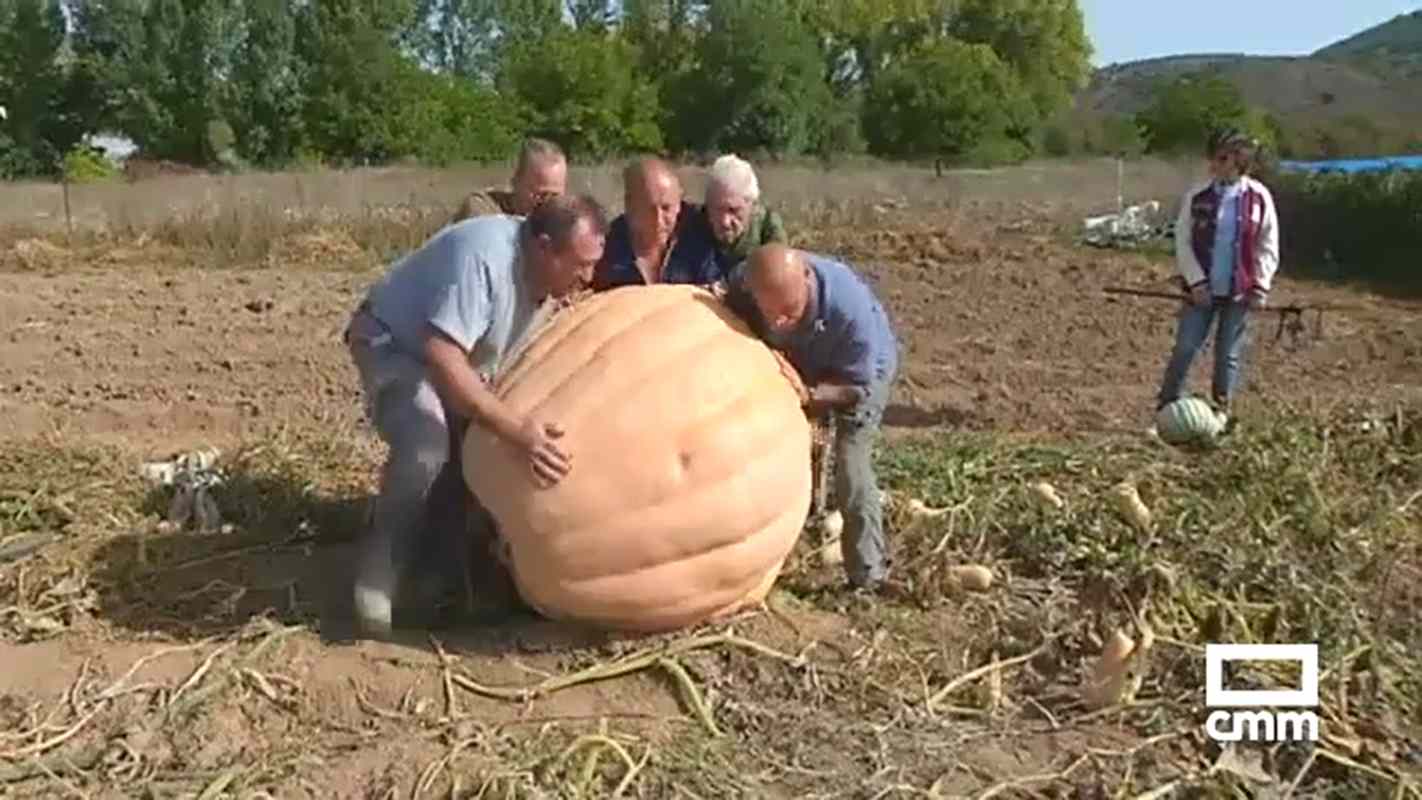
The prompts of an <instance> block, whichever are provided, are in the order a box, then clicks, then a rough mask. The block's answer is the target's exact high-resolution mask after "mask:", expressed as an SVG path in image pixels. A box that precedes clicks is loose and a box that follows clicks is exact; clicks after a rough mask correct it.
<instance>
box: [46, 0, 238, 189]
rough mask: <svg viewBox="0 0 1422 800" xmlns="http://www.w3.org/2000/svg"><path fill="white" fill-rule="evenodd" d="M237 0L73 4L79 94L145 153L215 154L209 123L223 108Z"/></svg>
mask: <svg viewBox="0 0 1422 800" xmlns="http://www.w3.org/2000/svg"><path fill="white" fill-rule="evenodd" d="M236 11H237V4H236V0H151V2H149V3H147V4H139V3H133V2H129V3H104V2H96V1H95V0H87V1H85V2H76V3H75V4H74V6H73V19H74V27H75V32H74V34H73V48H74V53H75V56H76V58H77V60H78V62H79V63H78V65H77V67H76V69H77V71H78V73H79V82H80V84H81V86H82V90H81V94H82V95H84V96H86V98H87V99H88V100H89V101H90V102H92V103H94V104H95V105H96V106H97V107H98V108H99V111H98V112H97V114H96V115H95V117H94V118H93V120H92V121H93V122H94V123H96V124H108V125H112V126H113V127H115V128H117V129H118V130H119V131H120V132H122V133H123V134H125V135H126V136H128V137H129V138H131V139H132V140H133V141H134V142H135V143H137V144H138V146H139V148H140V149H141V150H142V151H143V152H144V153H146V154H148V155H151V156H154V157H158V158H170V159H173V160H177V161H184V162H189V163H211V162H212V161H214V160H215V159H216V157H217V155H218V153H217V151H216V148H214V146H213V143H212V142H211V141H210V139H209V136H208V132H209V126H210V123H212V122H214V121H220V120H221V119H222V115H223V112H224V99H225V97H224V95H225V85H224V83H223V79H224V77H225V76H226V75H227V74H228V73H229V71H230V69H231V64H232V50H233V47H232V46H233V44H234V42H235V41H236V37H235V36H234V35H233V34H234V31H235V28H236V24H237V20H238V16H237V13H236Z"/></svg>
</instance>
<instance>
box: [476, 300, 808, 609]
mask: <svg viewBox="0 0 1422 800" xmlns="http://www.w3.org/2000/svg"><path fill="white" fill-rule="evenodd" d="M525 341H526V342H527V344H526V346H525V347H524V349H523V351H522V352H521V353H520V354H518V355H517V356H516V357H515V359H514V361H513V362H512V363H511V364H510V365H509V366H508V368H507V369H505V370H504V372H503V373H502V374H501V375H500V377H499V378H498V379H497V380H496V382H495V386H494V389H495V392H496V394H497V395H498V396H499V397H500V399H502V400H503V401H504V402H505V403H506V404H508V406H509V407H510V409H511V410H512V411H513V413H514V414H516V415H519V416H523V415H526V414H533V415H535V416H536V417H537V418H538V419H540V420H545V421H549V422H553V423H556V424H558V425H560V426H561V427H562V428H563V430H564V431H565V433H564V435H563V437H562V438H561V439H559V440H558V442H559V444H560V446H561V447H563V449H564V451H565V452H568V453H569V454H570V455H571V456H572V459H573V462H572V471H571V472H570V473H569V474H568V475H567V476H566V477H565V478H564V479H563V480H562V481H561V482H560V483H559V484H558V485H557V486H555V487H553V488H551V489H539V488H537V487H536V486H535V485H534V483H533V482H532V479H531V476H530V474H529V469H528V466H527V462H526V460H525V459H524V458H523V457H522V456H521V455H520V454H519V453H518V452H517V451H516V450H515V449H514V448H511V447H509V446H508V445H506V444H505V443H503V442H502V441H500V440H498V439H497V438H496V437H495V436H493V435H492V434H491V433H489V432H488V431H486V430H484V429H483V428H480V427H477V426H471V427H470V429H469V433H468V435H467V436H466V438H465V441H464V464H465V481H466V482H467V483H468V485H469V488H470V489H471V490H472V491H473V492H474V493H475V494H476V495H477V496H478V497H479V498H480V500H481V501H482V502H483V504H484V505H485V507H486V508H488V509H489V511H490V513H491V514H492V515H493V516H494V519H495V520H496V521H497V523H498V526H499V532H500V536H501V538H502V539H503V541H504V545H505V547H506V550H507V557H508V559H509V567H510V572H511V573H512V574H513V576H514V580H515V582H516V583H517V585H518V588H519V591H520V593H521V594H522V595H523V597H524V599H525V601H526V602H528V603H529V604H530V605H531V606H533V607H534V608H536V609H538V610H539V611H540V612H541V613H543V614H544V615H546V616H549V617H551V618H554V619H565V620H577V621H580V622H585V623H591V624H596V625H601V626H606V627H613V628H619V629H627V630H637V631H647V632H652V631H661V630H670V629H674V628H679V627H683V626H687V625H692V624H696V623H698V622H702V621H706V620H709V619H714V618H717V617H720V616H723V615H725V614H729V613H733V612H735V611H737V610H739V609H741V608H743V607H745V606H746V605H747V604H751V603H755V602H759V601H760V600H761V599H763V598H764V596H765V595H766V593H768V592H769V590H770V587H771V586H772V585H773V584H774V582H775V579H776V577H777V576H778V574H779V571H780V568H781V566H782V564H783V563H784V561H785V558H786V557H787V556H788V555H789V553H790V550H791V549H792V548H793V547H794V544H795V541H796V539H797V537H798V536H799V534H800V531H801V529H802V528H803V526H804V523H805V519H806V517H807V516H808V513H809V507H810V491H811V472H810V424H809V421H808V420H807V419H806V417H805V414H804V412H803V411H802V409H801V406H800V398H799V394H798V390H797V386H796V385H795V383H794V382H793V379H787V375H786V374H785V373H784V372H783V371H782V366H781V364H782V362H781V360H780V359H779V358H778V357H777V355H776V354H774V353H773V352H772V351H771V350H770V349H769V348H768V347H766V346H765V345H764V344H763V343H762V342H761V341H760V340H758V339H757V338H755V337H754V336H753V335H752V333H751V332H750V330H749V329H748V328H747V327H746V326H745V324H744V323H743V322H741V320H740V319H738V318H737V317H736V316H735V315H734V314H733V313H732V312H731V311H730V310H729V309H728V308H727V307H726V306H725V305H724V304H722V303H721V302H720V301H718V300H716V299H715V297H714V296H713V295H711V293H710V292H708V291H706V290H704V289H701V288H698V287H693V286H679V285H656V286H638V287H630V288H623V289H617V290H613V291H610V292H604V293H601V294H596V295H593V296H591V297H589V298H587V299H584V300H581V301H579V302H577V303H576V304H574V305H573V306H572V307H571V308H567V309H564V310H562V311H560V312H558V313H556V314H555V315H554V316H553V317H552V318H551V319H549V320H547V321H546V323H545V324H544V325H543V327H541V328H540V329H538V330H536V331H532V332H531V333H530V335H529V336H528V337H526V339H525Z"/></svg>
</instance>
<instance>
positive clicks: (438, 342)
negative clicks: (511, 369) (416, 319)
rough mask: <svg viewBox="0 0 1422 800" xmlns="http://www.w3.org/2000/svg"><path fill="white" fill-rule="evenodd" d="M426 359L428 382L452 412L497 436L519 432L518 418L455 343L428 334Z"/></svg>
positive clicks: (502, 436)
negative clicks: (432, 384) (428, 367)
mask: <svg viewBox="0 0 1422 800" xmlns="http://www.w3.org/2000/svg"><path fill="white" fill-rule="evenodd" d="M425 359H426V361H427V362H428V364H429V366H430V380H431V382H433V383H434V385H435V389H436V390H437V391H438V392H439V393H440V396H441V397H442V398H443V399H444V401H445V402H446V403H448V404H449V407H450V409H451V410H452V411H453V412H454V413H455V414H458V415H459V416H461V417H464V418H466V419H468V420H469V421H470V422H471V423H474V424H477V425H482V426H483V427H485V428H488V429H490V430H491V431H493V432H494V433H495V434H496V435H497V436H499V437H500V438H505V439H507V438H511V437H513V436H514V435H515V434H516V433H517V432H518V429H519V422H518V420H516V419H514V417H513V415H512V414H510V413H509V410H508V408H507V407H506V406H505V405H504V404H503V403H502V402H500V401H499V398H497V397H495V396H494V393H493V392H491V391H489V387H488V386H486V385H485V384H484V381H483V380H482V379H481V378H480V377H479V375H478V373H476V372H475V371H474V369H473V368H472V367H471V366H470V365H469V360H468V356H466V355H465V353H464V351H463V350H461V349H460V348H459V346H458V345H456V344H455V343H454V342H452V341H450V340H448V339H446V338H444V337H443V336H440V335H437V334H431V335H430V337H429V338H428V340H427V341H426V343H425Z"/></svg>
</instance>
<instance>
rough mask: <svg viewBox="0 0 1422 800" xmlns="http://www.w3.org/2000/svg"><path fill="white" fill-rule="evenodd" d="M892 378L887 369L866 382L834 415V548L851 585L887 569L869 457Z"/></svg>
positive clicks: (873, 579)
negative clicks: (837, 527) (864, 392)
mask: <svg viewBox="0 0 1422 800" xmlns="http://www.w3.org/2000/svg"><path fill="white" fill-rule="evenodd" d="M893 382H894V372H893V371H892V370H891V371H889V373H888V374H887V375H884V376H883V377H882V378H881V379H880V380H878V381H876V382H875V383H873V384H871V385H870V386H869V395H868V396H867V397H865V398H864V399H863V400H862V401H860V402H859V404H858V405H856V406H854V407H853V408H851V409H849V410H847V411H843V412H838V413H836V414H835V415H834V419H835V453H834V457H835V481H834V490H835V495H836V498H835V499H836V500H837V501H838V502H837V505H838V506H839V509H840V513H841V514H843V515H844V532H843V535H842V536H841V537H840V552H842V553H843V554H844V568H845V572H846V573H848V576H849V582H850V583H851V584H852V585H854V586H856V587H865V586H873V585H875V584H877V583H879V582H880V581H882V580H884V578H885V577H886V576H887V574H888V556H887V553H888V547H887V544H886V542H885V540H884V515H883V509H882V507H881V506H882V504H881V503H880V501H879V485H878V482H877V481H876V480H875V477H874V460H873V457H874V441H875V440H876V439H878V437H879V425H880V423H881V422H882V421H883V418H884V409H885V407H886V406H887V405H888V403H889V389H890V387H891V386H892V385H893Z"/></svg>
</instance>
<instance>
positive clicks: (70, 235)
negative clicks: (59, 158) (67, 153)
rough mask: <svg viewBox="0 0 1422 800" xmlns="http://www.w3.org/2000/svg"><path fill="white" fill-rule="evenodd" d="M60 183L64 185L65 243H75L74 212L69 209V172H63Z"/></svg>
mask: <svg viewBox="0 0 1422 800" xmlns="http://www.w3.org/2000/svg"><path fill="white" fill-rule="evenodd" d="M59 183H60V185H61V186H63V187H64V230H65V234H64V241H65V244H70V245H72V244H73V243H74V214H73V212H71V211H70V210H69V173H68V172H67V171H66V172H61V173H60V176H59Z"/></svg>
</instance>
